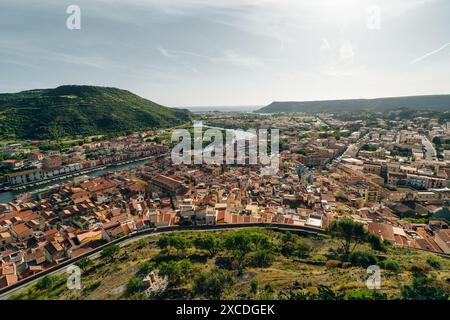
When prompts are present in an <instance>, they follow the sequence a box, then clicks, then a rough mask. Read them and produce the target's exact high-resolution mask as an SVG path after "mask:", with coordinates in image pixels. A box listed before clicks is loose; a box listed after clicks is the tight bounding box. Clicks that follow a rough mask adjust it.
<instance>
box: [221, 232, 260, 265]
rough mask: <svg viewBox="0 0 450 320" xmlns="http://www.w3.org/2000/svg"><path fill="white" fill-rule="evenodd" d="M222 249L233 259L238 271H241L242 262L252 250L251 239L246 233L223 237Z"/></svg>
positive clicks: (235, 233)
mask: <svg viewBox="0 0 450 320" xmlns="http://www.w3.org/2000/svg"><path fill="white" fill-rule="evenodd" d="M224 247H225V249H226V250H228V251H229V252H230V253H231V255H232V256H233V258H234V259H235V261H236V263H237V265H238V268H239V270H241V269H242V262H243V261H244V258H245V256H246V255H247V254H248V253H249V252H251V251H252V250H253V249H254V245H253V243H252V237H251V236H250V234H249V233H248V232H244V231H238V232H234V233H231V234H228V235H227V236H225V239H224Z"/></svg>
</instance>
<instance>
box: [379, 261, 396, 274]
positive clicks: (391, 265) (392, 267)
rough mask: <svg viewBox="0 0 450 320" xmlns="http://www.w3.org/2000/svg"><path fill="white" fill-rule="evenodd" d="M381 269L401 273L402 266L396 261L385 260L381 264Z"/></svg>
mask: <svg viewBox="0 0 450 320" xmlns="http://www.w3.org/2000/svg"><path fill="white" fill-rule="evenodd" d="M380 267H381V268H383V269H386V270H389V271H394V272H398V271H400V269H401V268H400V264H399V263H398V262H397V261H394V260H390V259H387V260H384V261H381V262H380Z"/></svg>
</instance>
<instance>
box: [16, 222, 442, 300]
mask: <svg viewBox="0 0 450 320" xmlns="http://www.w3.org/2000/svg"><path fill="white" fill-rule="evenodd" d="M242 239H252V240H251V241H253V242H252V243H250V244H249V245H250V246H249V247H247V245H246V244H245V242H242V241H239V240H242ZM340 247H341V243H340V241H339V240H338V239H332V238H330V237H328V236H312V235H311V236H299V235H298V234H296V233H290V232H279V231H276V230H271V229H268V228H247V229H245V230H240V231H236V230H221V231H208V232H204V231H203V232H199V231H183V232H180V231H178V232H174V233H172V234H171V235H154V236H149V237H146V238H141V239H139V240H137V241H134V242H132V243H128V244H126V245H125V246H123V247H120V248H118V247H116V250H109V251H108V252H106V249H104V251H102V254H101V258H99V259H96V260H93V261H92V260H88V259H83V260H80V261H78V262H76V264H77V265H78V266H79V267H80V268H81V269H82V273H81V290H68V289H67V286H66V279H67V277H68V274H66V273H65V272H61V273H60V274H59V275H52V276H46V277H43V278H41V279H40V280H39V281H38V282H37V283H35V284H33V285H30V286H28V288H25V289H23V290H22V291H21V292H16V293H14V294H13V295H11V296H9V299H63V300H65V299H87V300H91V299H105V300H116V299H148V298H150V299H263V300H268V299H269V300H270V299H307V300H312V299H314V300H315V299H319V300H328V299H332V300H341V299H443V298H444V299H447V298H448V295H449V294H450V282H449V279H450V260H449V259H448V258H444V257H441V256H438V255H437V254H434V253H429V252H424V251H419V250H413V249H406V248H401V247H396V246H388V247H387V249H386V250H385V251H377V250H374V249H372V248H371V247H370V246H369V245H367V244H360V245H358V247H357V248H356V249H355V251H353V253H352V256H354V257H355V258H354V259H353V258H351V259H350V262H344V263H342V262H341V261H339V259H340V258H339V250H340V249H339V248H340ZM110 248H111V247H110ZM246 249H248V250H246ZM367 265H379V266H380V267H381V271H380V272H381V281H382V282H381V287H380V289H379V290H377V291H373V290H369V289H368V288H367V287H366V280H367V278H368V274H367V269H366V267H367ZM152 272H155V273H156V274H158V275H159V276H161V275H162V276H163V277H167V279H168V283H167V282H166V283H165V284H164V281H162V284H161V285H160V286H159V289H158V290H156V291H154V292H153V294H151V295H150V296H148V295H147V293H146V292H145V290H146V288H147V286H148V285H147V286H146V285H145V281H143V279H144V278H145V277H146V275H148V274H149V273H152ZM157 282H158V281H155V283H157Z"/></svg>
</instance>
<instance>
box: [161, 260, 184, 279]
mask: <svg viewBox="0 0 450 320" xmlns="http://www.w3.org/2000/svg"><path fill="white" fill-rule="evenodd" d="M191 271H192V263H191V262H190V261H189V260H187V259H183V260H181V261H178V262H176V261H169V262H162V263H161V264H160V265H159V275H161V276H166V277H168V278H169V283H170V284H171V285H175V284H178V283H180V282H181V281H182V280H183V279H185V278H186V277H187V276H189V274H190V272H191Z"/></svg>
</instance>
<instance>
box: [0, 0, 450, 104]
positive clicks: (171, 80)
mask: <svg viewBox="0 0 450 320" xmlns="http://www.w3.org/2000/svg"><path fill="white" fill-rule="evenodd" d="M73 5H76V6H78V8H79V9H80V16H79V17H80V19H77V17H78V16H74V15H73V12H74V11H69V13H67V9H68V7H69V6H73ZM449 12H450V0H370V1H369V0H19V1H17V0H2V1H1V2H0V92H18V91H21V90H28V89H35V88H52V87H57V86H59V85H64V84H89V85H101V86H112V87H119V88H123V89H127V90H130V91H132V92H134V93H136V94H138V95H140V96H143V97H145V98H148V99H150V100H153V101H155V102H158V103H161V104H163V105H167V106H171V107H185V106H223V105H225V106H232V105H267V104H269V103H271V102H272V101H291V100H299V101H300V100H326V99H347V98H349V99H350V98H375V97H388V96H405V95H422V94H450V19H449V17H448V13H449ZM68 20H69V21H68ZM78 21H79V22H80V23H79V27H80V28H79V29H78V28H73V26H77V24H76V22H78ZM68 24H69V27H70V26H72V27H71V28H68Z"/></svg>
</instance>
